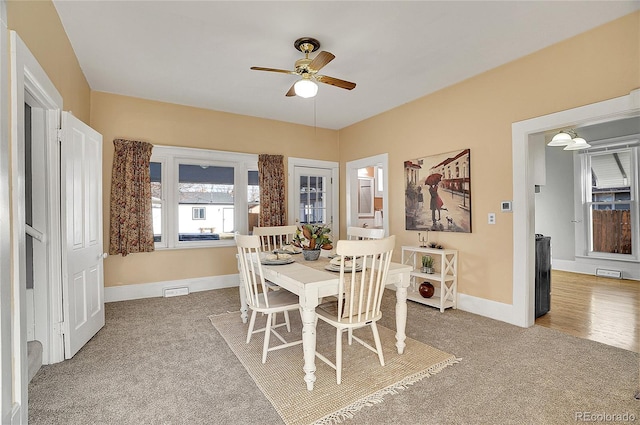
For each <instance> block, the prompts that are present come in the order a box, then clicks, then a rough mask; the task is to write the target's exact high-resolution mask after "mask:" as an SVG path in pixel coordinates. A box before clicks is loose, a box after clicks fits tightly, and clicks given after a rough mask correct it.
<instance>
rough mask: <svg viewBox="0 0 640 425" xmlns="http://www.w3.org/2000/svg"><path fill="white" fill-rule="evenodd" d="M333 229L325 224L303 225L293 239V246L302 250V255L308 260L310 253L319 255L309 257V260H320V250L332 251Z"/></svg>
mask: <svg viewBox="0 0 640 425" xmlns="http://www.w3.org/2000/svg"><path fill="white" fill-rule="evenodd" d="M330 233H331V228H330V227H328V226H326V225H324V224H303V225H302V226H300V227H298V229H297V230H296V234H295V236H294V237H293V241H292V245H294V246H297V247H298V248H302V253H303V254H305V259H307V256H308V255H307V252H308V251H316V253H317V255H313V256H311V255H310V256H309V259H313V258H312V257H315V259H316V260H317V259H318V256H319V255H320V249H321V248H322V249H332V248H333V245H332V242H331V235H330ZM309 254H310V253H309Z"/></svg>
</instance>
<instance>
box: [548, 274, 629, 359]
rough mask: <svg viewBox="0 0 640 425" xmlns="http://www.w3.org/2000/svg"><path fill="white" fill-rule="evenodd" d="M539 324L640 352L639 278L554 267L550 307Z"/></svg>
mask: <svg viewBox="0 0 640 425" xmlns="http://www.w3.org/2000/svg"><path fill="white" fill-rule="evenodd" d="M536 325H540V326H545V327H547V328H552V329H556V330H559V331H561V332H564V333H567V334H570V335H574V336H577V337H579V338H585V339H590V340H592V341H598V342H601V343H603V344H607V345H612V346H614V347H619V348H624V349H625V350H630V351H635V352H636V353H640V335H639V333H640V281H636V280H624V279H623V280H620V279H609V278H603V277H596V276H591V275H584V274H578V273H569V272H563V271H558V270H553V271H552V273H551V309H550V311H549V312H548V313H547V314H545V315H544V316H541V317H539V318H537V319H536Z"/></svg>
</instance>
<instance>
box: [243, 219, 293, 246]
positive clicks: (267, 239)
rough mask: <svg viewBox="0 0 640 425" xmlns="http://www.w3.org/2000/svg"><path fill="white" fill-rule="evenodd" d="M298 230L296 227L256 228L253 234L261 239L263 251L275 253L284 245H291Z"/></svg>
mask: <svg viewBox="0 0 640 425" xmlns="http://www.w3.org/2000/svg"><path fill="white" fill-rule="evenodd" d="M297 229H298V228H297V227H296V226H294V225H291V226H269V227H254V228H253V234H254V235H257V236H259V237H260V243H261V245H262V248H261V249H262V250H263V251H273V250H275V249H280V248H282V247H283V246H284V245H290V244H291V242H293V237H294V236H295V234H296V230H297Z"/></svg>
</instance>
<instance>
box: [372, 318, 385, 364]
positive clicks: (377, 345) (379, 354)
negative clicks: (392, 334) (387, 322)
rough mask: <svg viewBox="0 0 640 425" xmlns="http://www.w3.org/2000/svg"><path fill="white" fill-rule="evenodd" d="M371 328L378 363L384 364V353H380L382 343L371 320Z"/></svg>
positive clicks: (374, 323) (376, 327)
mask: <svg viewBox="0 0 640 425" xmlns="http://www.w3.org/2000/svg"><path fill="white" fill-rule="evenodd" d="M371 330H372V331H373V339H374V340H375V341H376V350H377V351H378V358H379V359H380V364H381V365H382V366H384V354H383V353H382V344H381V343H380V334H379V333H378V326H377V325H376V322H371Z"/></svg>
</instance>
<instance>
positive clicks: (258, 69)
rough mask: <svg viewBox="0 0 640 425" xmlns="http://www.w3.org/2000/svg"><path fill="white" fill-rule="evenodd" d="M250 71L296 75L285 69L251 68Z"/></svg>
mask: <svg viewBox="0 0 640 425" xmlns="http://www.w3.org/2000/svg"><path fill="white" fill-rule="evenodd" d="M251 69H253V70H254V71H269V72H280V73H282V74H293V75H298V74H297V73H296V72H295V71H289V70H286V69H276V68H263V67H261V66H252V67H251Z"/></svg>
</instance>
